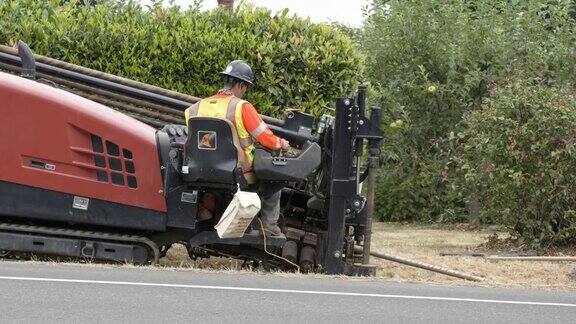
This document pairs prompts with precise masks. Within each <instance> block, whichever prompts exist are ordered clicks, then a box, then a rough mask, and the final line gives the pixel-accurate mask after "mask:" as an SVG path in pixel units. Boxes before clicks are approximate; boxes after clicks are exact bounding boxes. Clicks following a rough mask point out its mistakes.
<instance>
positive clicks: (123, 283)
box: [0, 276, 576, 307]
mask: <svg viewBox="0 0 576 324" xmlns="http://www.w3.org/2000/svg"><path fill="white" fill-rule="evenodd" d="M0 280H16V281H40V282H63V283H81V284H98V285H120V286H144V287H168V288H187V289H207V290H232V291H257V292H272V293H288V294H306V295H328V296H353V297H375V298H391V299H420V300H440V301H455V302H472V303H490V304H512V305H532V306H557V307H576V304H565V303H546V302H529V301H515V300H496V299H474V298H454V297H432V296H410V295H388V294H365V293H352V292H337V291H314V290H290V289H270V288H249V287H226V286H202V285H182V284H165V283H149V282H130V281H104V280H81V279H56V278H29V277H5V276H0Z"/></svg>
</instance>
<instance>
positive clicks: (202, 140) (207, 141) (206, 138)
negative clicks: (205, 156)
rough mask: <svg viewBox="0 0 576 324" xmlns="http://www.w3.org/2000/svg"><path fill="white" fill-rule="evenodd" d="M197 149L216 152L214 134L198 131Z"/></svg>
mask: <svg viewBox="0 0 576 324" xmlns="http://www.w3.org/2000/svg"><path fill="white" fill-rule="evenodd" d="M198 148H199V149H201V150H216V148H217V147H216V132H213V131H199V132H198Z"/></svg>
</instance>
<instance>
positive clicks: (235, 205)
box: [214, 191, 260, 238]
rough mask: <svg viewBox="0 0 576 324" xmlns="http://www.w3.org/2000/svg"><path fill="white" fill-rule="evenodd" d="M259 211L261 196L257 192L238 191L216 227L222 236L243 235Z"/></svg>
mask: <svg viewBox="0 0 576 324" xmlns="http://www.w3.org/2000/svg"><path fill="white" fill-rule="evenodd" d="M259 211H260V197H258V195H257V194H256V193H254V192H246V191H237V192H236V194H234V198H232V201H231V202H230V205H228V207H227V208H226V210H225V211H224V214H223V215H222V218H220V221H219V222H218V224H216V226H214V228H215V229H216V232H218V236H219V237H220V238H234V237H242V236H244V232H246V229H247V228H248V226H249V225H250V223H251V222H252V219H254V216H256V214H258V212H259Z"/></svg>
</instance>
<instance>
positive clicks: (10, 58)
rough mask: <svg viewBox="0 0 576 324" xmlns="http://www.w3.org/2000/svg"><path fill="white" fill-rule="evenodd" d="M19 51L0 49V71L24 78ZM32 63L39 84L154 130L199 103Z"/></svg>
mask: <svg viewBox="0 0 576 324" xmlns="http://www.w3.org/2000/svg"><path fill="white" fill-rule="evenodd" d="M18 47H19V49H20V50H22V48H25V49H27V46H26V44H24V43H22V42H19V43H18ZM19 49H17V48H12V47H8V46H3V45H0V71H2V72H9V73H13V74H17V75H24V74H27V70H26V69H24V68H23V64H22V58H21V57H20V53H19ZM28 50H29V49H28ZM33 59H34V60H35V66H36V73H35V77H36V79H37V80H38V81H39V82H43V83H47V84H50V85H52V86H54V87H58V88H61V89H64V90H66V91H69V92H72V93H75V94H77V95H79V96H82V97H85V98H87V99H90V100H92V101H95V102H98V103H101V104H103V105H105V106H107V107H110V108H112V109H115V110H118V111H121V112H123V113H125V114H127V115H130V116H132V117H134V118H136V119H138V120H140V121H142V122H144V123H146V124H148V125H151V126H153V127H156V128H161V127H163V126H164V125H166V124H182V123H183V122H184V118H183V111H184V109H186V108H187V107H189V106H190V105H192V104H194V103H195V102H197V101H198V100H200V98H198V97H194V96H190V95H186V94H183V93H179V92H175V91H171V90H167V89H163V88H160V87H155V86H152V85H149V84H145V83H141V82H137V81H134V80H130V79H126V78H122V77H119V76H116V75H112V74H108V73H104V72H101V71H96V70H92V69H88V68H85V67H82V66H78V65H74V64H70V63H67V62H63V61H59V60H55V59H52V58H49V57H45V56H41V55H33ZM262 117H263V119H264V120H265V121H266V122H267V123H269V124H271V125H276V126H282V125H283V121H281V120H278V119H275V118H271V117H267V116H262ZM273 128H274V127H273Z"/></svg>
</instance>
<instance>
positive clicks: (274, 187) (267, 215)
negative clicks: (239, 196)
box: [184, 60, 290, 237]
mask: <svg viewBox="0 0 576 324" xmlns="http://www.w3.org/2000/svg"><path fill="white" fill-rule="evenodd" d="M220 74H221V75H222V77H223V81H224V87H223V88H222V89H220V90H219V91H218V93H216V94H215V95H213V96H211V97H208V98H205V99H202V100H200V101H199V102H197V103H195V104H194V105H193V106H191V107H190V108H188V109H186V111H185V112H184V114H185V118H186V123H188V120H189V119H190V118H192V117H215V118H222V119H228V120H229V121H230V122H231V123H232V125H233V126H234V127H235V129H236V132H237V134H238V138H239V139H240V146H241V147H242V149H243V150H244V157H245V159H244V161H241V163H240V166H241V167H242V169H243V172H244V177H245V179H246V180H247V181H248V183H251V184H255V183H256V181H257V179H256V178H255V177H254V174H253V170H252V165H253V160H254V149H255V147H254V141H256V142H258V143H260V145H262V146H263V147H265V148H267V149H269V150H272V151H277V150H281V149H289V148H290V145H289V143H288V141H287V140H285V139H283V138H279V137H277V136H275V135H274V134H273V133H272V131H271V130H270V128H268V125H266V123H265V122H264V121H263V120H262V118H261V117H260V115H259V114H258V112H257V111H256V109H255V108H254V106H253V105H252V104H251V103H249V102H248V101H246V100H242V97H244V94H245V93H246V90H247V89H248V87H249V86H251V85H253V82H254V81H253V80H254V74H253V72H252V69H251V68H250V66H249V65H248V64H246V63H245V62H243V61H241V60H236V61H232V62H230V64H228V66H227V67H226V69H225V70H224V71H222V72H220ZM257 186H258V189H257V193H258V196H260V200H261V210H260V218H261V220H262V223H263V226H264V233H265V234H266V235H270V236H280V237H282V236H284V234H283V233H282V231H281V230H280V227H279V226H278V218H279V216H280V193H281V190H282V187H281V186H279V185H278V184H275V183H271V182H266V181H260V182H259V183H258V184H257Z"/></svg>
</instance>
